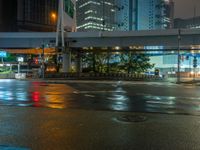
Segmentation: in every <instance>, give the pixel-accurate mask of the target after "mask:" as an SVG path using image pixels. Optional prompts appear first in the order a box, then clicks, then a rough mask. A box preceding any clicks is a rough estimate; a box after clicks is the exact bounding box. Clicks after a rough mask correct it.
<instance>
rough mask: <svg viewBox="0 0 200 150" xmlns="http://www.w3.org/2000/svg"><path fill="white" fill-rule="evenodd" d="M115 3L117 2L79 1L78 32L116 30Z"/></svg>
mask: <svg viewBox="0 0 200 150" xmlns="http://www.w3.org/2000/svg"><path fill="white" fill-rule="evenodd" d="M114 2H115V0H77V2H76V8H77V9H76V10H77V12H76V13H77V30H78V31H99V30H100V31H113V30H115V28H116V23H115V8H114V4H115V3H114Z"/></svg>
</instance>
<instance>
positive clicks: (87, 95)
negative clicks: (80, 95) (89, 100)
mask: <svg viewBox="0 0 200 150" xmlns="http://www.w3.org/2000/svg"><path fill="white" fill-rule="evenodd" d="M85 96H86V97H95V96H94V95H89V94H85Z"/></svg>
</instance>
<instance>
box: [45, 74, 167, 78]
mask: <svg viewBox="0 0 200 150" xmlns="http://www.w3.org/2000/svg"><path fill="white" fill-rule="evenodd" d="M45 78H49V79H50V78H52V79H53V78H60V79H80V80H84V79H85V80H163V78H161V77H159V76H155V75H144V74H125V73H48V74H45Z"/></svg>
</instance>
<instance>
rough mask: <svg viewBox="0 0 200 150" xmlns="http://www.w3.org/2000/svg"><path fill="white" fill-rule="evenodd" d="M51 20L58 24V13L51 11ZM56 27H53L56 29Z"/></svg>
mask: <svg viewBox="0 0 200 150" xmlns="http://www.w3.org/2000/svg"><path fill="white" fill-rule="evenodd" d="M50 20H51V22H52V25H56V20H57V14H56V13H55V12H51V14H50ZM54 30H55V29H53V31H54Z"/></svg>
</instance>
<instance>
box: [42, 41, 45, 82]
mask: <svg viewBox="0 0 200 150" xmlns="http://www.w3.org/2000/svg"><path fill="white" fill-rule="evenodd" d="M44 48H45V44H44V43H43V44H42V78H43V79H44V78H45V66H44V61H45V60H44Z"/></svg>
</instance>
